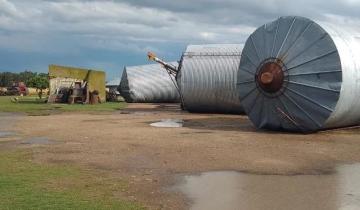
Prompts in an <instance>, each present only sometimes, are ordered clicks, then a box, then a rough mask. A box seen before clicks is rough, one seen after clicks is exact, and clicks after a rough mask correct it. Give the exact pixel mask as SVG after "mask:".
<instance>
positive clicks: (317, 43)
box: [237, 16, 360, 132]
mask: <svg viewBox="0 0 360 210" xmlns="http://www.w3.org/2000/svg"><path fill="white" fill-rule="evenodd" d="M351 30H352V29H349V28H343V26H341V25H340V24H337V25H335V24H331V23H316V22H314V21H312V20H310V19H307V18H303V17H293V16H290V17H281V18H279V19H278V20H276V21H274V22H271V23H268V24H265V25H263V26H262V27H260V28H258V29H257V30H256V31H255V32H254V33H253V34H251V36H250V37H249V38H248V40H247V41H246V44H245V46H244V49H243V54H242V58H241V62H240V68H239V73H238V82H237V83H238V91H239V94H240V100H241V101H242V105H243V107H244V109H245V112H246V113H247V114H248V116H249V118H250V120H251V121H252V122H253V123H254V124H255V125H256V127H258V128H266V129H272V130H282V129H285V130H290V131H300V132H311V131H316V130H322V129H329V128H336V127H344V126H352V125H358V124H359V123H360V111H359V110H360V99H359V96H360V40H359V38H358V37H356V36H355V35H356V34H355V33H351V32H350V31H351Z"/></svg>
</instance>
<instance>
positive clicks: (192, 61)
mask: <svg viewBox="0 0 360 210" xmlns="http://www.w3.org/2000/svg"><path fill="white" fill-rule="evenodd" d="M241 50H242V45H237V44H212V45H189V46H188V47H187V49H186V51H185V53H184V54H183V56H182V59H181V62H180V66H179V72H178V74H177V83H178V86H179V88H180V91H181V94H182V97H183V106H184V108H185V109H186V110H188V111H190V112H214V113H242V112H243V109H242V106H241V104H240V101H239V95H238V92H237V90H236V79H237V71H238V68H239V63H240V58H241Z"/></svg>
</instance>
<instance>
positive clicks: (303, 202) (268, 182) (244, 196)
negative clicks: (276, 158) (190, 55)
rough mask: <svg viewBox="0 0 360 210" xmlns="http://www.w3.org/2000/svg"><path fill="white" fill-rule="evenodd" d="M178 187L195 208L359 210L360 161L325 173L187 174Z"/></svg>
mask: <svg viewBox="0 0 360 210" xmlns="http://www.w3.org/2000/svg"><path fill="white" fill-rule="evenodd" d="M175 189H176V190H179V191H180V192H182V193H184V194H185V195H186V196H187V198H188V199H189V200H190V209H191V210H219V209H221V210H265V209H266V210H289V209H291V210H358V209H360V165H345V166H341V167H339V168H337V170H336V172H334V173H333V174H324V175H297V176H280V175H253V174H245V173H239V172H231V171H227V172H207V173H202V174H199V175H191V176H185V177H183V180H182V181H181V182H180V184H179V185H178V186H176V187H175Z"/></svg>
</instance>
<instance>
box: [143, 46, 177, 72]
mask: <svg viewBox="0 0 360 210" xmlns="http://www.w3.org/2000/svg"><path fill="white" fill-rule="evenodd" d="M148 58H149V60H152V61H155V62H157V63H159V64H161V65H162V66H163V67H164V68H165V69H166V71H167V72H168V73H169V74H171V75H173V76H176V74H177V73H178V72H179V70H178V69H177V68H176V67H175V66H173V65H171V64H169V63H167V62H165V61H163V60H162V59H160V58H158V57H156V55H155V53H152V52H148Z"/></svg>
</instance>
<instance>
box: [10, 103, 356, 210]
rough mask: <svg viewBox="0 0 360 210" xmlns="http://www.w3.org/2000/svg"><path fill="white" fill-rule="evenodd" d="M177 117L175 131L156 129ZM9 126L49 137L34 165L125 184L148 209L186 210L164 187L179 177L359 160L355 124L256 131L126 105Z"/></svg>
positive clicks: (225, 119)
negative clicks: (63, 166) (59, 166)
mask: <svg viewBox="0 0 360 210" xmlns="http://www.w3.org/2000/svg"><path fill="white" fill-rule="evenodd" d="M161 119H182V120H184V127H182V128H156V127H151V126H150V123H152V122H157V121H159V120H161ZM12 130H13V131H15V132H17V133H19V134H20V135H22V136H25V137H48V138H49V139H51V140H53V141H55V142H56V143H54V144H49V145H44V146H43V147H42V148H41V150H39V151H41V152H37V153H36V160H37V161H39V162H53V163H71V164H72V163H74V164H80V165H82V166H85V167H90V168H94V169H98V170H101V171H104V172H105V173H108V174H111V175H113V176H119V177H123V178H124V179H125V180H128V181H129V183H130V184H129V191H128V192H125V193H124V195H122V196H125V197H126V198H128V199H130V200H137V201H139V202H140V203H143V204H144V205H145V206H148V207H149V208H150V209H187V208H188V207H189V202H188V201H187V200H186V198H185V197H184V196H183V195H181V194H180V193H177V192H175V191H173V190H171V186H172V185H173V184H174V183H175V182H176V181H177V178H176V177H177V176H178V175H181V174H193V173H199V172H206V171H223V170H226V171H241V172H247V173H254V174H281V175H298V174H324V173H325V174H326V173H331V172H332V170H333V169H334V168H335V167H336V166H337V165H339V164H345V163H346V164H347V163H356V162H360V128H351V129H341V130H332V131H323V132H319V133H316V134H308V135H303V134H292V133H276V132H269V131H257V130H256V129H255V128H254V127H253V126H252V124H251V122H250V121H249V120H248V119H247V117H246V116H238V115H219V114H190V113H186V112H182V111H180V109H179V107H178V105H170V104H130V105H129V106H128V108H127V109H126V110H123V111H119V112H115V113H113V114H99V115H91V114H74V113H67V114H59V115H51V116H26V117H21V119H20V120H18V121H17V122H16V126H14V127H13V128H12Z"/></svg>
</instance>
